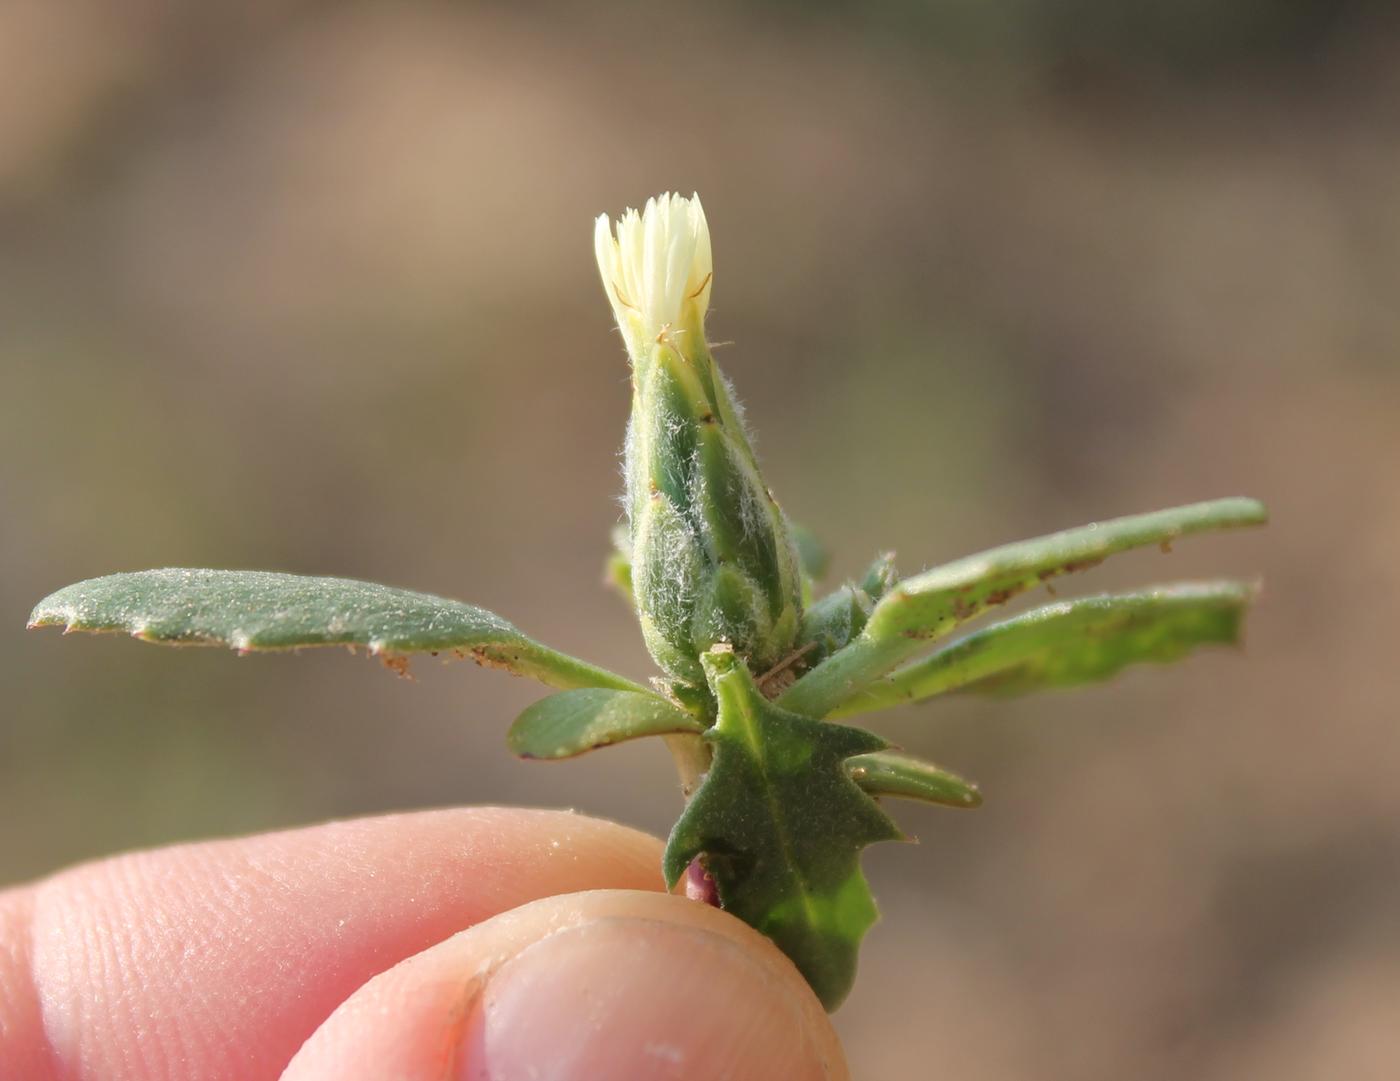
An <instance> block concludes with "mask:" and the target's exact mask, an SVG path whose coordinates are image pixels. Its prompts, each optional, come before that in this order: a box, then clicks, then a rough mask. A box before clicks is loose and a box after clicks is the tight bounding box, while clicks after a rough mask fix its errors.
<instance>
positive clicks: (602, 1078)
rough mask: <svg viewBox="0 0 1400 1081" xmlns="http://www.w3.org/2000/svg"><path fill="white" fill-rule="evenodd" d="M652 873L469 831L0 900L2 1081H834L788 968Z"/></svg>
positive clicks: (333, 842)
mask: <svg viewBox="0 0 1400 1081" xmlns="http://www.w3.org/2000/svg"><path fill="white" fill-rule="evenodd" d="M659 863H660V844H659V842H658V841H657V840H656V839H655V838H652V837H649V836H647V835H645V834H642V833H638V832H636V831H634V830H629V829H626V828H624V827H621V826H617V825H614V824H612V823H608V822H602V821H599V820H597V819H591V818H585V817H583V816H581V815H574V814H569V813H566V812H559V811H536V810H523V809H511V808H466V809H458V810H444V811H427V812H421V813H416V814H405V815H394V816H388V817H381V818H370V819H362V820H357V821H350V822H337V823H331V824H329V825H324V826H315V827H311V828H308V829H300V830H292V831H289V832H285V833H274V834H266V835H262V836H257V837H249V838H242V839H238V840H228V841H212V842H206V843H203V844H191V845H180V846H177V847H173V848H166V849H160V850H157V851H152V852H139V853H134V854H131V855H124V856H118V857H115V858H112V859H107V860H103V861H100V862H97V863H92V864H87V865H84V866H81V867H77V868H74V869H72V870H69V871H65V872H62V873H60V874H57V875H55V876H53V877H52V878H49V879H46V880H44V881H41V882H38V883H35V884H33V885H29V886H23V887H19V888H17V889H12V890H8V891H3V892H0V1079H3V1081H274V1079H276V1078H283V1079H285V1081H331V1079H335V1081H361V1079H363V1081H388V1079H393V1081H447V1079H453V1081H456V1079H472V1081H478V1079H482V1081H484V1079H491V1081H514V1079H517V1078H520V1079H525V1078H531V1079H547V1081H573V1079H576V1078H577V1079H582V1078H588V1079H590V1081H609V1079H614V1078H616V1079H633V1078H636V1079H649V1078H657V1079H662V1078H665V1079H685V1081H689V1079H700V1078H705V1079H707V1081H709V1079H720V1078H727V1079H732V1081H747V1079H750V1078H752V1079H754V1081H758V1079H768V1078H774V1077H783V1078H792V1079H797V1081H806V1079H809V1078H813V1079H814V1078H826V1079H835V1081H840V1079H844V1078H847V1077H848V1076H849V1075H848V1073H847V1070H846V1065H845V1061H844V1058H843V1056H842V1053H841V1049H840V1046H839V1045H838V1043H837V1040H836V1036H835V1033H834V1031H833V1030H832V1028H831V1025H830V1023H829V1021H828V1020H827V1017H826V1014H825V1013H824V1012H823V1011H822V1009H821V1006H820V1004H819V1003H818V1002H817V999H816V997H815V996H814V995H813V994H812V992H811V991H810V989H809V988H808V987H807V985H806V984H805V983H804V982H803V980H802V978H801V976H799V975H798V973H797V971H796V970H795V969H794V968H793V967H792V964H791V963H790V962H789V961H788V960H787V958H785V957H784V956H783V955H782V954H781V953H779V952H778V951H777V950H776V949H775V948H774V947H773V946H772V945H771V944H770V943H769V942H768V941H767V939H765V938H763V937H762V936H761V935H759V934H757V933H756V932H754V931H753V930H752V929H751V928H749V927H747V926H745V925H744V924H742V923H740V922H739V921H738V920H735V919H734V918H732V917H730V916H728V915H726V914H725V913H723V912H721V911H719V910H718V909H715V908H711V907H709V906H706V905H703V904H698V903H696V902H693V901H688V900H686V899H684V898H681V897H675V896H671V895H668V894H666V893H663V892H660V891H659V886H660V881H659V877H660V876H659V872H658V867H659Z"/></svg>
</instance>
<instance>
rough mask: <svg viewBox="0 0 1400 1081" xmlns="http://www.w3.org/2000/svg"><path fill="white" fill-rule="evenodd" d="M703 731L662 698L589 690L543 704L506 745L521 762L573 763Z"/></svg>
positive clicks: (518, 722) (520, 722)
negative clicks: (613, 748) (587, 755)
mask: <svg viewBox="0 0 1400 1081" xmlns="http://www.w3.org/2000/svg"><path fill="white" fill-rule="evenodd" d="M704 730H705V726H704V725H703V724H701V723H700V722H699V721H698V720H696V719H695V718H694V717H693V716H691V715H690V714H689V713H687V712H685V711H684V710H682V709H680V708H679V707H677V706H675V705H672V704H671V703H670V702H668V701H666V699H664V698H662V697H660V696H659V695H655V694H648V693H645V692H638V691H611V690H603V689H601V688H587V689H585V690H577V691H564V692H563V693H562V694H552V695H550V696H549V697H548V698H542V699H540V700H539V701H538V702H536V703H535V704H534V705H532V706H530V707H529V708H528V709H527V710H525V712H524V713H522V714H521V715H520V716H519V717H517V718H516V719H515V723H514V724H512V725H511V726H510V732H509V733H508V734H507V736H506V743H507V744H508V745H509V746H510V749H511V750H512V751H514V752H515V753H516V754H517V755H519V756H520V757H521V758H572V757H573V756H574V755H578V754H583V753H584V752H585V751H592V750H596V749H597V748H599V747H607V746H610V745H611V744H614V743H621V742H622V741H623V740H629V739H639V738H640V737H642V736H664V735H672V734H674V733H677V732H690V733H700V732H703V731H704Z"/></svg>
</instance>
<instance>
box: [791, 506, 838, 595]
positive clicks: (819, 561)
mask: <svg viewBox="0 0 1400 1081" xmlns="http://www.w3.org/2000/svg"><path fill="white" fill-rule="evenodd" d="M788 528H789V529H790V530H791V531H792V539H793V543H794V544H796V545H797V559H798V562H800V563H801V564H802V573H803V574H805V575H806V576H807V577H808V578H810V579H811V580H812V581H814V582H820V581H821V580H822V579H823V578H825V577H826V571H827V568H828V566H829V565H830V563H831V556H830V554H829V553H828V552H827V550H826V546H825V545H824V544H822V542H821V541H820V540H819V539H818V537H817V535H816V534H815V533H813V532H812V531H811V530H810V529H808V528H807V527H806V526H805V525H802V524H801V523H800V522H794V521H791V520H789V521H788Z"/></svg>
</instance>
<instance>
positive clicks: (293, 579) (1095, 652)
mask: <svg viewBox="0 0 1400 1081" xmlns="http://www.w3.org/2000/svg"><path fill="white" fill-rule="evenodd" d="M595 249H596V255H597V259H598V266H599V269H600V271H601V274H602V279H603V285H604V289H605V291H606V294H607V297H608V300H609V301H610V303H611V305H612V308H613V313H614V315H615V317H616V320H617V325H618V328H619V329H620V331H621V333H622V338H623V341H624V343H625V345H626V349H627V353H628V356H629V358H630V362H631V372H632V413H631V420H630V422H629V424H628V429H627V437H626V444H625V451H624V457H625V474H626V500H625V502H626V519H627V520H626V524H625V526H623V527H620V529H619V530H618V534H617V536H616V537H615V542H616V551H615V553H614V554H613V557H612V560H611V562H610V564H609V570H610V577H611V580H612V581H613V583H614V584H615V585H616V586H617V587H618V588H619V589H620V590H621V591H622V592H623V594H624V595H625V596H627V597H628V598H629V599H630V600H631V601H632V602H633V604H634V605H635V609H636V613H637V618H638V621H639V622H640V624H641V630H642V636H643V638H644V639H645V641H646V645H647V648H648V650H649V651H650V653H651V656H652V658H653V659H654V660H655V661H656V663H657V665H658V666H659V667H660V669H661V672H662V675H661V676H659V677H658V678H656V679H655V680H653V681H652V685H651V686H649V687H648V686H642V685H640V684H637V683H634V682H633V681H631V680H629V679H626V678H624V677H623V676H620V675H616V674H614V673H612V672H609V671H606V670H604V669H602V668H598V667H596V666H594V665H592V664H589V663H587V662H586V661H582V660H579V659H577V658H574V657H570V656H567V655H565V654H563V653H560V652H558V651H557V650H554V649H551V648H550V647H548V646H546V645H543V644H541V643H540V642H537V641H535V640H534V639H532V638H530V637H527V636H526V635H525V634H523V633H522V632H521V631H519V630H517V629H516V628H515V627H514V626H513V625H512V624H510V623H508V622H507V621H506V620H504V619H502V618H500V617H499V616H496V615H494V614H493V613H491V612H487V611H484V610H483V609H481V608H477V607H474V606H473V605H469V604H464V603H462V602H460V601H453V600H446V599H444V598H441V597H435V596H431V595H428V594H424V593H416V592H410V591H408V590H403V589H394V588H391V587H388V586H382V585H372V584H369V583H365V582H356V581H349V580H346V579H340V578H315V577H302V576H297V575H289V574H274V573H267V572H261V571H219V570H182V569H173V570H153V571H144V572H140V573H135V574H116V575H110V576H107V577H103V578H95V579H92V580H89V581H85V582H79V583H77V584H76V585H72V586H68V587H67V588H65V589H61V590H59V591H58V592H57V593H54V594H53V595H52V596H50V597H48V598H47V599H45V600H43V601H41V602H40V603H39V605H38V606H37V607H36V608H35V609H34V612H33V615H32V616H31V617H30V626H49V625H62V626H64V627H65V628H66V630H68V631H76V630H83V631H125V632H127V633H129V634H131V635H133V636H134V637H137V638H140V639H142V640H144V641H148V642H160V643H166V644H171V645H224V646H230V647H232V648H234V649H236V650H238V651H239V652H240V653H250V652H257V651H262V650H278V649H297V648H300V647H303V646H316V645H332V644H342V645H348V646H351V647H352V648H353V647H364V648H366V649H367V650H368V651H369V652H370V653H371V654H374V655H377V656H379V657H381V658H383V659H384V660H385V661H386V663H389V664H390V665H391V666H393V667H396V668H400V669H402V667H403V666H404V665H405V664H406V663H407V658H408V657H409V656H411V655H413V654H419V653H430V654H448V655H455V656H459V657H469V658H471V659H472V660H474V661H476V662H477V663H478V664H481V665H485V666H488V667H493V668H501V669H504V670H506V671H508V672H512V673H514V674H516V675H522V676H530V677H533V678H534V679H537V680H539V681H540V682H542V683H545V684H548V685H550V686H551V687H554V688H557V690H558V693H555V694H552V695H550V696H549V697H546V698H544V699H541V700H540V701H538V702H536V703H535V704H534V705H532V706H530V707H529V708H528V709H526V710H525V712H524V713H523V714H521V715H520V717H518V718H517V719H516V720H515V722H514V724H512V725H511V728H510V731H509V733H508V737H507V739H508V742H509V745H510V748H511V749H512V750H513V751H514V752H515V753H516V754H518V755H521V756H523V757H526V758H542V759H557V758H566V757H569V756H572V755H577V754H582V753H584V752H586V751H590V750H593V749H596V748H599V747H603V746H606V745H608V744H612V743H617V742H619V741H622V740H628V739H635V738H638V737H641V736H653V735H659V736H662V737H664V738H665V739H666V741H667V743H668V744H669V746H670V749H671V751H672V753H673V755H674V757H675V760H676V763H677V767H678V770H679V772H680V777H681V785H682V789H683V791H684V793H685V796H686V805H685V809H684V811H683V812H682V813H681V816H680V818H679V820H678V821H677V822H676V824H675V827H674V828H673V830H672V831H671V835H670V838H669V840H668V843H667V845H666V852H665V857H664V865H663V873H664V876H665V881H666V883H667V885H668V886H669V887H670V888H672V889H677V888H680V887H681V885H682V884H684V888H685V889H686V892H688V893H690V894H691V895H692V896H696V897H699V898H703V899H706V900H711V901H714V902H715V903H718V904H720V905H721V906H722V907H724V908H725V909H727V910H728V911H730V912H732V913H734V914H735V915H736V916H738V917H739V918H740V919H743V920H744V921H746V922H747V923H749V924H751V925H752V926H754V927H756V928H757V929H758V930H760V931H762V932H763V933H764V934H766V935H768V936H769V937H770V938H771V939H772V940H773V941H774V942H775V943H776V944H777V945H778V946H779V947H780V948H781V949H782V950H783V951H784V952H786V953H787V955H788V956H789V957H790V958H791V959H792V960H793V962H794V963H795V964H796V965H797V967H798V969H800V970H801V972H802V973H803V975H804V976H805V977H806V978H807V980H808V982H809V983H810V984H811V986H812V987H813V989H814V990H815V991H816V993H817V994H818V996H819V997H820V998H821V1000H822V1002H823V1003H824V1004H825V1005H826V1006H827V1008H828V1009H834V1008H835V1007H836V1006H837V1005H839V1004H840V1002H841V1000H842V999H843V998H844V997H845V995H846V993H847V992H848V990H849V989H850V986H851V982H852V980H853V978H854V973H855V966H856V954H857V950H858V948H859V944H860V940H861V938H862V936H863V935H864V934H865V932H866V930H867V929H868V928H869V926H870V925H871V923H873V922H874V920H875V917H876V909H875V904H874V901H873V899H872V897H871V894H870V890H869V887H868V886H867V884H866V881H865V878H864V876H863V875H862V873H861V870H860V865H859V859H860V853H861V850H862V849H863V848H864V847H865V846H866V845H869V844H871V843H873V842H875V841H885V840H898V839H900V838H901V837H902V834H901V833H900V831H899V829H898V827H897V826H896V825H895V824H894V822H893V821H892V820H891V819H890V817H889V816H888V815H887V814H886V812H885V810H884V809H883V807H882V806H881V803H880V802H879V801H880V799H881V798H887V797H900V798H906V799H915V800H924V801H928V802H932V803H938V804H945V805H948V806H952V807H975V806H977V805H978V804H979V803H980V801H981V797H980V795H979V794H978V791H977V789H976V787H975V786H974V785H972V784H970V783H969V782H967V781H965V780H963V779H961V778H960V777H958V776H956V775H955V774H953V773H951V772H949V771H947V770H944V769H941V768H940V767H938V766H936V765H934V764H932V763H929V762H925V761H922V760H920V759H918V758H915V757H913V756H911V755H908V754H905V753H903V752H901V751H898V750H896V749H893V748H891V747H890V746H889V745H888V744H887V743H886V741H885V740H883V739H881V738H880V737H879V736H878V735H875V734H874V733H872V732H869V731H866V730H865V729H863V728H856V727H851V726H850V725H848V724H846V723H838V721H839V722H845V721H846V720H847V719H849V718H852V717H855V716H858V715H860V714H864V713H869V712H874V711H877V710H881V709H886V708H889V707H892V706H897V705H902V704H904V703H910V702H919V701H923V700H925V699H928V698H933V697H935V696H938V695H942V694H948V693H952V692H963V693H968V692H971V693H997V694H1020V693H1024V692H1028V691H1035V690H1041V689H1045V688H1050V687H1064V686H1071V685H1074V684H1080V683H1085V682H1089V681H1092V680H1100V679H1105V678H1107V677H1109V676H1111V675H1113V674H1114V673H1116V672H1118V671H1119V670H1120V669H1122V668H1124V667H1125V666H1127V665H1130V664H1134V663H1137V662H1143V661H1157V662H1162V661H1170V660H1175V659H1177V658H1178V657H1181V656H1183V655H1184V654H1186V653H1187V652H1189V651H1190V650H1192V649H1193V648H1195V647H1197V646H1202V645H1208V644H1229V643H1234V642H1236V641H1237V640H1238V637H1239V634H1240V629H1241V623H1242V619H1243V615H1244V612H1245V609H1246V607H1247V606H1248V604H1249V602H1250V600H1251V598H1252V593H1253V591H1252V589H1251V587H1249V586H1248V585H1245V584H1242V583H1239V582H1234V581H1208V582H1190V583H1179V584H1173V585H1167V586H1158V587H1153V588H1149V589H1144V590H1140V591H1135V592H1128V593H1108V594H1102V595H1098V596H1093V597H1086V598H1082V599H1078V600H1059V601H1055V602H1053V603H1050V604H1047V605H1045V606H1043V607H1039V608H1035V609H1033V610H1031V611H1027V612H1024V613H1023V614H1020V615H1017V616H1015V617H1013V618H1010V619H1007V620H1005V621H1004V622H999V623H993V624H991V625H989V626H986V627H984V628H982V629H980V630H977V631H975V632H973V633H970V634H967V635H965V636H963V637H961V638H958V639H956V640H953V641H952V642H950V643H945V642H943V640H944V639H946V638H948V637H949V636H950V635H951V634H952V633H953V632H954V631H956V630H958V629H959V628H960V627H962V626H963V625H964V624H966V623H968V622H969V621H970V620H973V619H975V618H976V617H978V616H980V615H982V614H984V613H985V612H987V611H988V610H989V609H991V608H994V607H996V606H997V605H1000V604H1003V603H1004V602H1006V601H1008V600H1010V599H1011V598H1012V597H1015V596H1016V595H1018V594H1020V593H1023V592H1026V591H1028V590H1030V589H1033V588H1035V587H1038V586H1040V585H1041V584H1043V583H1047V582H1049V581H1050V580H1051V579H1053V578H1056V577H1058V576H1059V575H1062V574H1067V573H1069V572H1072V571H1079V570H1085V569H1087V568H1089V567H1092V566H1094V565H1096V564H1097V563H1099V562H1101V561H1102V560H1104V559H1105V558H1107V557H1108V556H1110V555H1113V554H1114V553H1116V552H1121V551H1125V550H1127V549H1130V548H1138V547H1142V546H1145V545H1161V546H1163V547H1164V548H1165V547H1166V546H1167V545H1169V544H1170V543H1171V542H1172V541H1174V540H1176V539H1177V538H1179V537H1182V536H1184V535H1186V534H1188V533H1195V532H1200V531H1204V530H1213V529H1225V528H1230V527H1236V526H1248V525H1257V524H1260V523H1262V522H1264V520H1265V511H1264V508H1263V507H1262V506H1261V505H1260V504H1258V503H1257V502H1255V501H1253V500H1250V499H1242V498H1236V499H1221V500H1216V501H1213V502H1208V503H1198V504H1193V505H1190V506H1184V507H1177V508H1174V509H1171V510H1164V511H1158V512H1155V513H1151V514H1142V515H1136V516H1132V517H1126V518H1117V519H1113V520H1110V521H1103V522H1098V523H1095V524H1093V525H1088V526H1084V527H1082V528H1079V529H1071V530H1067V531H1064V532H1061V533H1054V534H1051V535H1049V536H1044V537H1039V538H1036V539H1034V540H1028V541H1020V542H1017V543H1013V544H1007V545H1003V546H1001V547H999V548H993V549H990V550H989V551H985V552H981V553H978V554H976V555H972V556H968V557H966V558H963V559H960V560H957V561H955V562H953V563H949V564H946V565H944V566H940V567H935V568H933V569H931V570H925V571H923V572H921V573H918V574H915V575H912V576H910V577H907V578H901V577H900V576H899V575H898V573H897V572H896V571H895V568H894V564H893V562H892V560H891V559H890V557H888V556H885V557H881V558H879V559H877V560H875V562H874V563H873V564H871V566H870V568H869V569H868V570H867V571H866V572H865V574H864V575H863V576H862V577H861V578H860V579H859V580H858V581H850V582H847V583H845V584H843V585H841V586H839V587H838V588H837V589H835V590H834V591H833V592H831V593H828V594H826V595H825V596H822V597H820V598H817V599H814V597H813V582H814V580H816V579H817V578H819V577H820V574H821V566H820V564H821V563H822V558H821V555H820V550H819V547H818V546H817V545H816V544H815V542H814V541H813V540H812V539H811V538H810V536H809V535H807V534H806V533H805V532H804V531H802V530H799V529H797V528H795V527H794V526H793V525H792V524H791V523H790V522H789V521H788V519H787V517H786V516H785V515H784V513H783V511H782V509H781V508H780V507H779V505H778V503H777V502H776V500H775V499H774V498H773V495H772V492H771V491H770V490H769V488H768V486H767V485H766V484H765V482H764V480H763V476H762V474H761V472H760V470H759V465H758V460H757V458H756V457H755V455H754V452H753V448H752V446H751V444H750V441H749V437H748V434H747V431H746V428H745V424H744V420H743V416H742V414H741V412H740V410H739V407H738V405H737V403H736V401H735V399H734V395H733V393H732V391H731V389H730V386H729V383H728V382H727V380H726V379H725V377H724V375H723V373H721V371H720V370H719V367H718V365H717V364H716V363H715V360H714V357H713V356H712V355H711V351H710V348H709V345H708V344H707V341H706V337H705V315H706V311H707V309H708V306H709V297H710V289H711V285H712V282H713V278H712V273H713V272H712V259H711V252H710V235H709V229H708V226H707V224H706V221H705V217H704V212H703V210H702V209H701V206H700V201H699V199H698V197H697V198H692V199H685V198H682V197H680V196H676V195H663V196H660V197H658V198H655V199H652V200H650V201H649V202H648V203H647V205H646V208H645V210H644V211H642V212H641V213H638V212H637V211H635V210H629V211H627V213H626V214H625V215H623V217H622V218H621V219H619V220H618V221H617V222H616V224H615V226H614V224H613V223H612V222H610V221H609V219H608V217H607V216H606V215H604V216H602V217H600V218H599V219H598V221H597V225H596V230H595Z"/></svg>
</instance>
